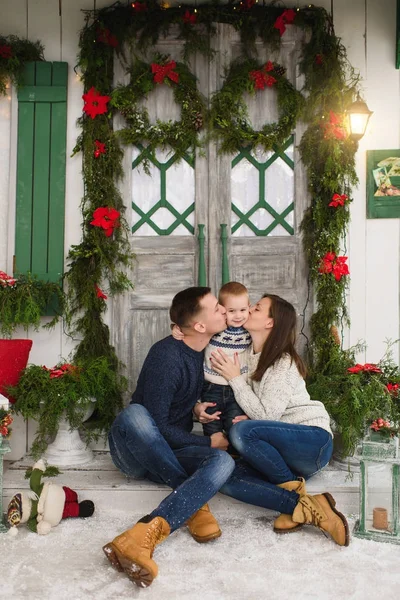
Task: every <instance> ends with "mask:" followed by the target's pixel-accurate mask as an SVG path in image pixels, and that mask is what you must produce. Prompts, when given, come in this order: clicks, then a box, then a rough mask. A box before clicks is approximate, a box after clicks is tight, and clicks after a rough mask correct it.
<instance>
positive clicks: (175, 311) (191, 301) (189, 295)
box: [169, 287, 211, 327]
mask: <svg viewBox="0 0 400 600" xmlns="http://www.w3.org/2000/svg"><path fill="white" fill-rule="evenodd" d="M210 293H211V289H210V288H209V287H190V288H186V290H182V291H181V292H178V293H177V294H176V296H175V297H174V299H173V300H172V304H171V308H170V309H169V316H170V319H171V321H172V323H176V324H177V325H179V327H187V326H188V325H190V322H191V320H192V319H194V317H196V315H198V313H199V312H200V310H201V306H200V301H201V299H202V298H204V296H207V294H210Z"/></svg>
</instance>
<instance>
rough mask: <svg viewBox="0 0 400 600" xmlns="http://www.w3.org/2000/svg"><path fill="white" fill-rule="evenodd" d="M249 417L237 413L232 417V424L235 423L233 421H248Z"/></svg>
mask: <svg viewBox="0 0 400 600" xmlns="http://www.w3.org/2000/svg"><path fill="white" fill-rule="evenodd" d="M248 420H249V417H248V416H247V415H239V416H238V417H235V418H234V419H232V425H235V423H239V421H248Z"/></svg>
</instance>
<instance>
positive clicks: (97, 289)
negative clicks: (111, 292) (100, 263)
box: [94, 285, 107, 300]
mask: <svg viewBox="0 0 400 600" xmlns="http://www.w3.org/2000/svg"><path fill="white" fill-rule="evenodd" d="M94 287H95V290H96V296H97V297H98V298H102V300H107V296H106V294H105V293H104V292H103V290H101V289H100V288H99V286H98V285H95V286H94Z"/></svg>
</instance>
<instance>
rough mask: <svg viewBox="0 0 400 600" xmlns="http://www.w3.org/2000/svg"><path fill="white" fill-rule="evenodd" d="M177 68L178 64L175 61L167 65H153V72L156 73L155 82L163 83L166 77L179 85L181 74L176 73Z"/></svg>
mask: <svg viewBox="0 0 400 600" xmlns="http://www.w3.org/2000/svg"><path fill="white" fill-rule="evenodd" d="M175 67H176V62H175V61H174V60H170V61H169V62H168V63H166V64H165V65H160V64H158V63H151V72H152V73H154V77H153V80H154V81H155V83H163V82H164V79H165V78H166V77H168V78H169V79H171V81H174V82H175V83H178V81H179V73H177V72H176V71H174V69H175Z"/></svg>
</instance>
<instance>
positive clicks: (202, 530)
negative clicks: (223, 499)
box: [186, 504, 221, 544]
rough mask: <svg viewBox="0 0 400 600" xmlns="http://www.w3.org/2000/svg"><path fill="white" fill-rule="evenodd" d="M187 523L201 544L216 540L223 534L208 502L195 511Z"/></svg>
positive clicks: (193, 535)
mask: <svg viewBox="0 0 400 600" xmlns="http://www.w3.org/2000/svg"><path fill="white" fill-rule="evenodd" d="M186 525H187V526H188V529H189V531H190V533H191V535H192V537H193V538H194V539H195V540H196V542H199V544H204V543H205V542H210V541H211V540H215V539H216V538H219V537H220V535H221V530H220V528H219V525H218V522H217V520H216V518H215V517H214V516H213V514H212V513H211V511H210V509H209V507H208V504H205V505H204V506H202V507H201V508H200V509H199V510H198V511H197V512H195V513H194V515H192V516H191V517H190V519H189V520H188V521H187V523H186Z"/></svg>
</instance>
